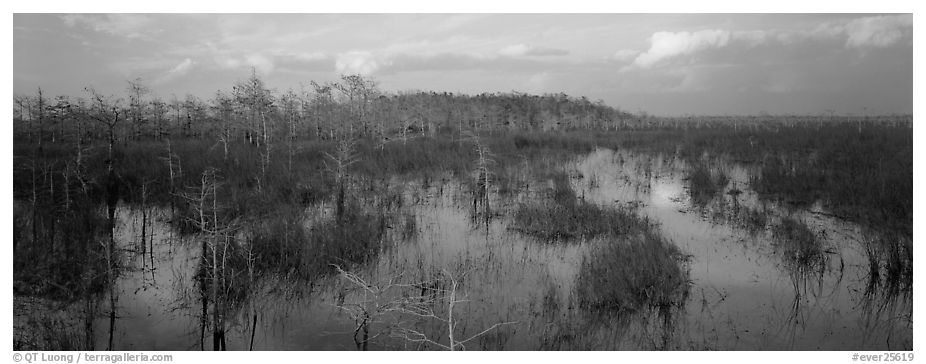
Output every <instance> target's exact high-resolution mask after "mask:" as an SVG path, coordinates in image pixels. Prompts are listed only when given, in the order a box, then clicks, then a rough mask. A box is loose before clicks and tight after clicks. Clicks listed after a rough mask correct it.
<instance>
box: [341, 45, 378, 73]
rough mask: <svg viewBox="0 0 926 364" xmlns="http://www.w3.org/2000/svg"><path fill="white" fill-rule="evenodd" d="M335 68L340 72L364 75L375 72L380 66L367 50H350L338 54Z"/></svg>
mask: <svg viewBox="0 0 926 364" xmlns="http://www.w3.org/2000/svg"><path fill="white" fill-rule="evenodd" d="M334 66H335V69H336V70H337V71H338V73H341V74H360V75H364V76H368V75H371V74H373V73H376V71H378V70H379V69H380V68H381V67H382V66H383V64H382V62H381V61H379V60H377V59H376V57H375V56H374V55H373V53H370V52H367V51H350V52H346V53H341V54H338V57H337V60H336V61H335V64H334Z"/></svg>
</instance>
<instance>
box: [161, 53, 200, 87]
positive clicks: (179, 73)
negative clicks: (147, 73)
mask: <svg viewBox="0 0 926 364" xmlns="http://www.w3.org/2000/svg"><path fill="white" fill-rule="evenodd" d="M195 65H196V62H194V61H193V60H192V59H190V58H185V59H184V60H182V61H180V63H178V64H177V65H175V66H174V67H172V68H171V69H169V70H167V71H166V72H164V73H163V74H162V75H160V76H159V77H157V78H156V79H155V80H154V84H156V85H162V84H164V83H167V82H170V81H172V80H175V79H177V78H180V77H183V76H186V75H187V74H188V73H190V70H191V69H193V66H195Z"/></svg>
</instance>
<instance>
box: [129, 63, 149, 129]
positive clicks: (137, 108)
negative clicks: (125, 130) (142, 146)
mask: <svg viewBox="0 0 926 364" xmlns="http://www.w3.org/2000/svg"><path fill="white" fill-rule="evenodd" d="M128 83H129V86H128V87H127V91H128V92H129V109H130V110H131V114H132V128H133V129H134V133H133V134H134V137H135V139H140V138H141V134H142V132H143V128H144V125H143V124H144V122H145V101H144V100H143V99H142V98H143V97H144V96H145V95H147V94H148V93H150V92H151V89H150V88H148V86H145V85H144V84H143V83H142V81H141V77H138V78H136V79H135V80H133V81H128Z"/></svg>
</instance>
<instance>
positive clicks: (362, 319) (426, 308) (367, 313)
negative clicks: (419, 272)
mask: <svg viewBox="0 0 926 364" xmlns="http://www.w3.org/2000/svg"><path fill="white" fill-rule="evenodd" d="M332 266H333V267H334V268H335V269H336V270H337V271H338V273H339V274H340V275H341V277H342V278H343V279H344V280H346V281H347V282H349V283H351V284H352V285H353V286H356V287H358V288H360V290H361V293H362V299H361V300H359V301H357V302H349V303H346V302H341V303H339V304H338V306H337V307H338V308H340V309H341V310H343V311H345V312H346V313H348V315H349V316H350V317H351V318H353V319H354V321H355V322H356V324H357V326H356V327H355V329H354V342H355V343H356V344H357V347H358V349H362V350H366V348H367V343H368V342H369V341H370V340H373V339H374V338H376V337H378V336H381V335H383V334H388V335H389V336H390V337H393V338H399V339H403V340H405V341H409V342H414V343H428V344H431V345H434V346H437V347H439V348H442V349H445V350H450V351H455V350H466V344H467V343H469V342H470V341H472V340H475V339H477V338H479V337H481V336H482V335H485V334H487V333H489V332H490V331H492V330H495V329H497V328H499V327H501V326H504V325H511V324H515V323H517V322H515V321H508V322H499V323H495V324H493V325H491V326H489V327H488V328H487V329H484V330H482V331H480V332H478V333H476V334H475V335H471V336H469V337H466V338H459V337H458V336H457V335H456V331H457V323H458V319H457V318H456V317H455V316H454V308H455V307H456V305H458V304H461V303H465V302H468V300H465V299H460V297H459V283H460V278H462V277H464V276H465V275H466V273H463V274H461V275H460V276H459V277H457V276H454V275H453V274H451V273H450V272H448V271H446V270H442V271H441V278H440V279H436V280H432V281H426V282H415V283H401V280H402V278H403V275H404V274H403V273H399V274H396V275H391V276H390V277H388V278H387V279H386V280H385V281H384V282H381V283H371V282H368V281H366V280H364V279H363V278H361V277H360V276H359V275H357V274H355V273H351V272H348V271H345V270H344V269H342V268H341V267H340V266H337V265H332ZM417 290H420V292H421V293H420V294H415V293H414V292H415V291H417ZM439 308H442V309H439ZM444 309H445V310H446V311H445V313H444V314H440V313H439V311H444ZM395 315H399V316H401V315H405V316H411V317H415V318H423V319H428V320H433V321H436V322H439V323H441V324H442V325H446V335H447V343H446V344H445V343H443V342H442V341H443V340H440V339H437V338H431V337H429V336H428V335H427V334H425V333H423V332H421V331H419V330H416V329H413V328H411V327H408V326H407V325H406V324H405V323H404V322H403V321H402V320H401V317H396V316H395ZM390 316H392V318H393V319H394V321H391V322H390V321H387V318H389V317H390ZM375 323H381V324H386V325H387V327H386V328H385V330H383V331H382V332H379V333H375V334H374V335H373V336H372V337H370V333H369V328H370V326H371V325H373V324H375ZM361 332H362V333H363V338H362V339H361V338H359V335H360V333H361Z"/></svg>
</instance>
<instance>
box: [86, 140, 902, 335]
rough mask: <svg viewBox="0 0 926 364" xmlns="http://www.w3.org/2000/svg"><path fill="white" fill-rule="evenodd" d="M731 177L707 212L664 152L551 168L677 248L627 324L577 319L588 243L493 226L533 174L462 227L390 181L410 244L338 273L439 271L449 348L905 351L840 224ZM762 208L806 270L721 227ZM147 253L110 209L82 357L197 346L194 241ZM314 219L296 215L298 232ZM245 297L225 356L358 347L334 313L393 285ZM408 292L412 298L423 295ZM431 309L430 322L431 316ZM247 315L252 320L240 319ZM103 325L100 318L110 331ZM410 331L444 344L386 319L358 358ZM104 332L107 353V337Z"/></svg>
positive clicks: (452, 208) (394, 241)
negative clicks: (447, 292) (671, 291)
mask: <svg viewBox="0 0 926 364" xmlns="http://www.w3.org/2000/svg"><path fill="white" fill-rule="evenodd" d="M714 166H715V168H719V169H722V170H724V171H725V172H726V174H727V175H728V176H730V178H731V182H730V183H729V184H728V186H726V188H725V191H728V190H730V189H732V188H734V187H735V188H736V189H738V190H741V191H742V192H743V193H741V194H738V195H730V194H725V193H724V194H721V195H719V196H718V197H717V198H716V199H715V200H713V201H711V202H710V203H709V204H707V205H706V206H703V207H702V206H695V204H694V203H693V202H692V201H691V199H690V198H689V197H688V193H687V187H686V186H687V183H686V181H685V175H686V169H687V168H688V166H687V165H685V163H683V162H681V161H678V160H676V159H674V158H672V157H665V156H651V155H640V154H633V153H629V152H626V151H617V152H614V151H610V150H598V151H595V152H593V153H591V154H590V155H588V156H585V157H583V158H579V159H578V160H576V161H575V162H574V163H569V164H567V165H565V166H564V169H565V170H566V171H568V172H569V174H570V176H571V182H572V185H573V188H574V189H575V191H576V194H577V195H578V196H580V198H583V199H586V200H588V201H592V202H595V203H598V204H601V205H609V206H611V205H614V206H616V205H620V206H634V208H636V209H637V211H638V212H639V213H641V214H643V215H645V216H648V217H649V218H650V219H652V221H654V222H657V223H658V224H659V226H660V230H661V232H662V234H663V235H664V236H665V237H667V238H668V239H669V240H670V241H671V242H672V243H674V244H676V245H677V246H678V247H679V248H680V249H681V250H682V251H683V252H684V253H686V254H689V255H690V259H689V261H688V263H687V264H686V268H687V269H688V270H689V272H690V279H691V285H690V288H689V291H688V292H689V294H688V296H687V299H686V301H685V302H684V304H683V305H681V306H680V307H678V308H675V309H672V310H669V311H659V310H642V311H640V312H637V313H634V314H632V315H608V314H602V313H593V312H585V311H584V310H583V309H581V308H579V306H578V304H577V303H576V302H577V300H576V297H575V285H576V282H575V281H576V277H577V276H578V268H579V265H580V262H581V261H582V257H583V256H584V255H585V254H587V251H588V248H589V247H590V246H592V245H593V244H596V243H599V242H598V241H595V240H592V241H581V242H572V243H555V244H550V243H543V242H538V241H535V240H533V239H531V238H529V237H527V236H523V235H521V234H519V233H517V232H514V231H512V230H510V229H509V228H508V227H509V224H510V220H509V219H508V218H507V217H505V212H508V211H510V209H511V208H512V207H513V206H515V205H516V204H517V203H519V202H529V201H532V200H536V199H539V198H541V195H542V192H543V191H544V189H546V188H548V187H549V185H550V182H549V181H543V180H540V181H529V182H528V183H527V186H529V187H528V188H527V189H525V190H521V191H518V192H517V193H516V194H514V195H512V196H505V197H499V196H497V195H495V196H493V198H492V199H491V202H490V204H491V205H492V209H493V210H494V211H496V212H500V214H499V215H498V216H495V217H493V218H491V219H489V220H484V219H482V218H481V217H480V218H476V219H474V218H473V213H472V211H471V210H472V208H473V207H472V200H471V199H470V198H471V197H470V196H471V195H470V194H469V192H468V191H466V189H465V188H464V187H462V186H461V185H460V184H458V183H455V182H450V181H446V182H444V183H440V184H436V185H435V183H433V182H431V183H430V185H429V186H422V185H420V184H417V183H397V184H396V185H397V186H404V187H403V188H404V197H403V199H404V201H405V203H404V205H405V207H404V208H403V209H405V211H406V212H408V213H411V214H413V215H414V216H415V223H416V224H415V225H416V229H417V234H416V235H415V236H414V237H408V238H406V237H401V236H400V235H401V234H397V233H396V232H395V231H394V232H393V233H391V234H390V236H391V237H392V238H391V239H387V241H386V242H385V243H384V244H385V245H388V246H384V247H383V249H382V253H381V254H380V255H379V257H378V258H377V259H376V260H375V262H374V263H371V264H368V265H367V266H365V267H362V268H359V269H356V270H355V272H354V273H356V274H358V276H360V277H363V279H365V280H367V282H368V283H370V284H373V285H379V286H386V285H387V283H388V281H389V280H390V279H392V280H393V281H394V282H398V283H412V282H425V281H430V280H433V279H434V278H447V277H448V275H449V276H452V277H453V278H454V279H455V280H457V281H458V282H459V287H458V289H457V291H456V292H455V294H456V295H457V297H458V299H460V300H461V301H463V302H460V303H457V304H456V305H455V307H454V314H453V318H454V321H455V323H456V326H455V329H454V335H455V337H456V341H461V340H464V339H467V338H470V337H472V336H473V335H476V334H479V333H482V332H483V331H484V330H486V329H488V328H490V327H492V326H493V325H495V324H500V323H504V324H503V325H500V326H498V327H496V328H494V329H492V330H489V331H488V332H485V333H483V334H482V335H479V336H475V337H473V339H472V340H471V341H468V342H466V344H465V349H468V350H474V349H489V350H541V349H576V350H584V349H598V350H621V349H632V350H641V349H642V350H649V349H682V350H687V349H696V350H697V349H720V350H737V349H745V350H816V349H824V350H882V349H883V350H887V349H891V350H899V349H907V350H909V349H911V348H912V301H911V298H910V295H889V294H887V293H885V292H881V291H878V290H874V291H873V290H870V289H866V287H868V283H869V282H868V265H867V262H866V258H865V256H864V253H863V251H862V250H861V243H860V239H863V238H864V236H863V232H862V230H861V229H859V228H858V227H857V226H855V225H853V224H850V223H845V222H842V221H839V220H836V219H833V218H830V217H827V216H826V215H824V214H819V213H812V212H808V211H800V210H795V211H789V210H787V209H785V208H782V207H780V206H777V205H774V204H768V203H765V204H763V203H761V202H760V201H759V199H758V197H757V196H756V194H755V193H753V192H752V191H751V190H749V188H748V180H749V176H750V174H751V173H756V172H755V171H754V170H752V169H750V168H748V167H745V166H741V165H734V164H727V163H715V164H714ZM762 206H764V208H765V209H766V211H768V212H769V214H770V215H772V216H773V217H772V219H773V220H774V219H775V218H776V217H781V216H791V217H796V218H798V219H799V220H801V221H804V222H805V223H806V224H807V225H808V226H809V227H810V228H811V229H812V230H813V231H814V232H815V233H817V234H818V236H819V237H820V238H821V239H823V241H824V246H825V247H826V257H827V258H826V260H825V263H824V264H823V265H822V266H820V267H813V269H808V267H802V266H799V265H796V264H794V263H793V262H789V261H788V260H787V259H785V258H784V255H783V254H782V253H781V252H780V251H779V250H780V249H777V248H776V244H775V239H774V238H773V236H772V234H771V233H770V232H769V231H768V230H767V229H765V228H764V227H763V228H758V229H749V228H745V227H744V226H743V225H742V224H738V223H737V221H739V220H738V216H739V215H738V211H740V210H741V209H744V208H752V209H757V208H760V207H762ZM151 211H152V212H151V215H152V216H150V221H148V222H147V223H146V225H147V226H146V241H147V246H148V247H153V254H151V250H152V248H147V249H146V251H145V253H144V254H142V253H141V251H140V249H139V241H140V236H141V212H140V210H138V209H130V208H127V207H126V208H120V209H119V213H118V216H117V219H118V220H119V222H120V224H119V227H118V229H117V234H116V237H117V241H118V242H119V244H120V248H121V249H122V250H123V252H124V254H125V257H126V258H125V265H126V268H125V269H124V270H123V272H122V274H121V275H120V278H119V280H118V282H117V284H116V289H115V290H114V292H115V295H116V297H117V300H116V309H115V313H116V314H115V319H114V320H112V321H111V317H110V316H109V305H110V301H109V297H108V296H107V297H103V298H102V299H101V300H100V303H99V306H100V307H101V310H100V312H102V313H101V317H100V318H99V319H97V320H96V321H95V323H94V334H95V336H96V338H97V340H96V342H95V348H96V349H107V348H111V349H113V350H153V349H164V350H200V349H206V350H210V349H211V348H212V339H211V332H210V331H211V330H210V329H208V328H207V329H205V330H204V329H203V326H202V325H203V323H202V320H201V317H202V312H203V308H202V304H201V301H200V298H199V296H198V295H199V294H200V293H199V292H198V289H197V288H196V284H195V283H194V280H193V276H194V274H195V271H196V266H197V264H198V253H199V252H200V245H199V244H200V243H198V242H197V241H198V240H197V237H196V236H195V235H194V236H180V235H179V234H177V233H176V232H175V231H173V230H172V228H171V227H170V226H168V224H167V223H166V221H167V218H168V217H169V216H168V215H169V213H168V211H164V210H157V209H152V210H151ZM326 213H330V208H328V207H326V206H325V205H320V206H317V207H315V208H311V209H307V211H306V216H307V225H308V226H311V224H312V221H313V219H314V218H317V216H319V215H324V214H326ZM257 286H258V287H260V291H259V292H256V293H255V294H252V295H251V296H250V297H252V298H250V299H249V300H247V302H245V303H244V304H242V305H241V307H240V308H239V309H238V310H237V311H236V312H234V313H233V315H231V316H230V317H229V319H228V325H229V327H228V333H227V337H226V341H227V347H228V349H230V350H247V349H248V348H249V347H250V346H251V344H250V343H251V337H252V335H253V349H255V350H357V349H359V348H361V347H360V346H359V345H357V344H356V343H355V341H354V330H355V328H356V327H357V325H356V323H355V321H354V320H353V319H352V318H351V317H350V315H349V314H348V312H346V311H345V310H344V309H343V308H339V307H338V306H344V305H345V303H346V304H351V303H357V304H361V303H365V302H367V301H370V300H372V301H375V300H388V299H390V298H395V297H397V296H399V295H401V294H402V292H405V294H407V293H408V292H409V290H408V289H407V287H406V288H401V287H394V289H391V290H390V291H389V292H388V293H386V294H384V295H383V296H381V297H380V296H377V297H371V296H370V294H369V293H368V292H365V291H364V290H362V289H359V288H358V287H357V286H356V285H351V284H348V283H347V282H346V281H345V280H344V279H343V278H341V277H339V276H330V277H323V278H320V279H318V280H317V281H316V282H313V283H312V284H310V283H308V282H287V281H285V280H281V279H278V278H275V277H265V278H264V279H263V281H261V282H260V283H259V284H258V285H257ZM422 292H424V291H422ZM446 311H447V307H446V304H443V303H441V304H436V305H435V311H434V312H435V313H436V314H438V315H439V316H440V315H444V316H441V317H446V314H447V312H446ZM255 315H256V317H257V320H256V326H255V325H253V322H254V316H255ZM111 322H112V324H111ZM396 328H411V329H414V330H416V331H418V332H421V333H422V334H424V335H425V336H427V337H428V338H429V339H431V340H434V341H436V342H438V343H443V344H447V342H448V339H447V336H448V334H449V333H448V330H447V325H446V323H444V322H442V321H440V320H438V319H435V318H421V317H415V316H410V315H407V314H401V313H395V312H391V313H384V314H382V315H377V316H375V319H374V322H373V323H372V324H370V325H369V327H368V335H369V336H370V337H373V339H372V340H370V342H369V345H368V347H367V349H436V348H437V346H435V345H429V346H428V345H423V344H421V343H415V342H411V341H409V340H406V339H403V338H398V337H394V335H393V336H390V335H389V333H390V332H395V329H396ZM110 336H111V337H112V339H111V345H110Z"/></svg>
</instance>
